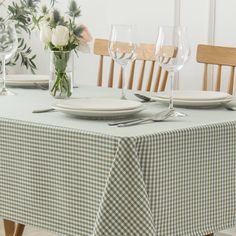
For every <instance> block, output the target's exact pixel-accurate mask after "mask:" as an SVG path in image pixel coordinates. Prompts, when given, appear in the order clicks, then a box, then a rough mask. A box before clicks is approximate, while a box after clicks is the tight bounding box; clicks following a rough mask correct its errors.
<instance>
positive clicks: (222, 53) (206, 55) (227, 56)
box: [197, 45, 236, 94]
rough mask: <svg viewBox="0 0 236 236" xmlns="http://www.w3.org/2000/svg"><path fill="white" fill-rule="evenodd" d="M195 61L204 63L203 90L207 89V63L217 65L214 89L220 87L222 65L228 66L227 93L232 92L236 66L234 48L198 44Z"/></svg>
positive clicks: (235, 51) (217, 89)
mask: <svg viewBox="0 0 236 236" xmlns="http://www.w3.org/2000/svg"><path fill="white" fill-rule="evenodd" d="M197 62H199V63H204V64H205V68H204V79H203V90H207V89H208V65H209V64H211V65H217V66H218V69H217V79H216V84H215V91H220V89H221V77H222V76H221V74H222V67H223V66H228V67H230V68H231V73H230V78H229V81H228V90H227V92H228V93H229V94H233V88H234V80H235V79H234V74H235V66H236V48H230V47H219V46H210V45H198V47H197Z"/></svg>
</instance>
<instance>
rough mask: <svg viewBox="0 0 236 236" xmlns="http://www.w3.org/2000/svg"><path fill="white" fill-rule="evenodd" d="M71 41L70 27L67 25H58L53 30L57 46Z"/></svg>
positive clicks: (54, 41) (53, 38)
mask: <svg viewBox="0 0 236 236" xmlns="http://www.w3.org/2000/svg"><path fill="white" fill-rule="evenodd" d="M68 42H69V29H68V28H67V27H65V26H62V25H58V26H57V27H56V28H55V29H53V30H52V43H53V44H54V45H55V46H56V47H63V46H66V45H67V44H68Z"/></svg>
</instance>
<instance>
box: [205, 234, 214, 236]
mask: <svg viewBox="0 0 236 236" xmlns="http://www.w3.org/2000/svg"><path fill="white" fill-rule="evenodd" d="M206 236H214V234H208V235H206Z"/></svg>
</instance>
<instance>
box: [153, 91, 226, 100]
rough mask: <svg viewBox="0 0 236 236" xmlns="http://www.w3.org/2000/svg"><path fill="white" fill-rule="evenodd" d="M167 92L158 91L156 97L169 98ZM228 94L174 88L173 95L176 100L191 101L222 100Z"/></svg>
mask: <svg viewBox="0 0 236 236" xmlns="http://www.w3.org/2000/svg"><path fill="white" fill-rule="evenodd" d="M169 96H170V93H169V92H158V93H157V94H156V97H158V98H162V99H169ZM229 96H230V94H228V93H223V92H216V91H198V90H175V91H173V97H174V99H176V100H184V101H187V100H191V101H207V100H222V99H225V98H228V97H229Z"/></svg>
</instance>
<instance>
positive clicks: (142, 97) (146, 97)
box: [134, 93, 156, 102]
mask: <svg viewBox="0 0 236 236" xmlns="http://www.w3.org/2000/svg"><path fill="white" fill-rule="evenodd" d="M134 96H136V97H137V98H139V99H141V100H142V101H143V102H156V101H155V100H154V99H152V98H151V97H148V96H146V95H143V94H140V93H135V94H134Z"/></svg>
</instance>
